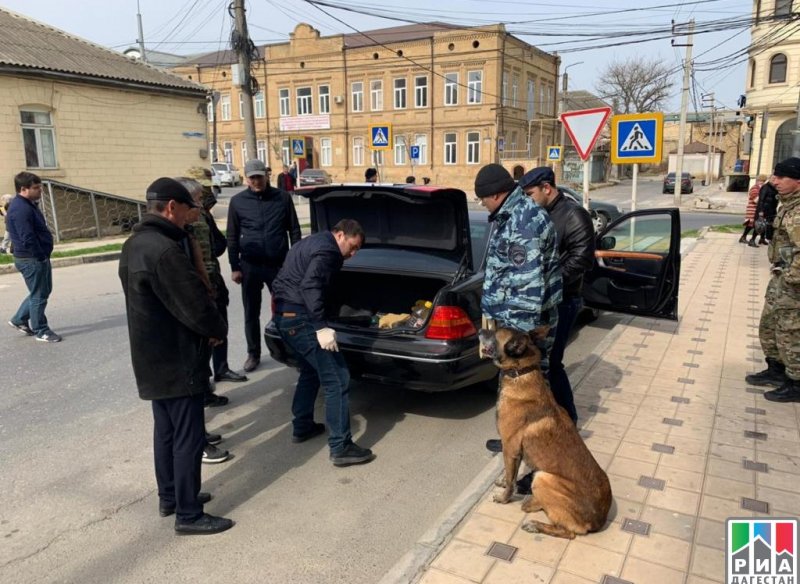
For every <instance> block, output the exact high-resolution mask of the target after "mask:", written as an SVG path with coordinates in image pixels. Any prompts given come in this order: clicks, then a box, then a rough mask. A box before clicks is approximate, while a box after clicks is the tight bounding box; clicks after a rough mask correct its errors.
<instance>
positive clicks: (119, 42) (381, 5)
mask: <svg viewBox="0 0 800 584" xmlns="http://www.w3.org/2000/svg"><path fill="white" fill-rule="evenodd" d="M229 3H230V0H139V7H140V10H141V13H142V20H143V28H144V38H145V48H146V49H150V50H157V51H164V52H168V53H175V54H200V53H205V52H210V51H214V50H218V49H221V48H225V45H226V43H227V40H228V37H229V33H230V29H231V25H232V20H231V18H230V16H229V15H228V11H227V7H228V4H229ZM0 5H2V6H3V7H4V8H7V9H9V10H13V11H15V12H19V13H21V14H24V15H26V16H29V17H31V18H34V19H36V20H39V21H42V22H44V23H46V24H49V25H51V26H54V27H56V28H59V29H62V30H64V31H66V32H69V33H71V34H74V35H77V36H80V37H83V38H85V39H87V40H90V41H92V42H95V43H98V44H100V45H103V46H106V47H109V48H113V49H115V50H124V49H125V48H127V47H129V46H133V45H135V44H136V40H137V37H138V32H137V24H136V12H137V1H136V0H80V2H66V1H64V0H0ZM432 6H435V8H433V7H432ZM77 7H80V8H79V9H78V8H77ZM246 7H247V19H248V26H249V32H250V37H251V38H252V39H253V40H254V41H255V43H256V44H266V43H274V42H283V41H286V40H288V35H289V33H290V32H291V31H292V30H293V29H294V27H295V26H296V25H297V24H298V23H299V22H307V23H309V24H311V25H312V26H314V27H315V28H317V29H319V30H320V31H321V33H322V34H323V35H329V34H337V33H351V32H355V31H356V30H358V31H364V30H370V29H376V28H384V27H389V26H397V25H402V24H408V23H410V22H430V21H439V22H450V23H453V24H458V25H465V26H480V25H486V24H492V23H497V22H502V23H504V24H505V25H506V29H507V31H508V32H510V33H512V34H514V35H515V36H517V37H519V38H521V39H522V40H524V41H526V42H528V43H531V44H533V45H535V46H537V47H539V48H540V49H542V50H545V51H548V52H555V51H558V53H559V54H560V55H561V60H562V71H563V68H564V67H569V69H568V77H569V89H570V90H576V89H585V90H589V91H593V90H594V89H595V85H596V83H597V80H598V77H599V76H600V73H601V72H602V70H603V68H604V67H606V66H607V65H608V64H609V63H611V62H614V61H620V60H624V59H629V58H635V57H640V56H644V57H646V58H648V59H655V60H659V61H662V62H663V63H665V64H666V65H668V66H670V67H671V68H672V70H673V71H674V72H675V73H674V76H673V78H672V79H673V81H674V84H673V87H672V93H671V95H670V98H669V101H668V104H667V108H666V109H667V110H668V111H673V112H674V111H677V110H678V108H679V107H680V93H681V91H680V90H681V83H682V73H681V62H682V59H683V56H684V53H685V50H686V49H685V47H683V46H681V47H673V46H672V44H671V42H670V41H671V40H674V41H675V43H676V44H686V42H687V40H686V36H685V35H678V36H674V35H673V34H672V21H674V22H675V23H677V25H678V31H684V32H685V31H686V23H687V22H688V21H689V20H690V19H694V20H695V21H696V30H697V31H698V34H696V35H695V37H694V42H693V47H692V50H693V53H694V55H693V57H694V61H695V74H694V79H693V82H692V89H691V92H690V95H691V98H690V100H689V111H694V110H695V109H696V108H701V107H702V94H707V93H710V92H714V94H715V97H716V105H717V107H722V108H727V109H735V108H736V101H737V99H738V98H739V96H740V95H741V94H743V93H744V91H745V85H744V84H745V69H746V62H747V57H746V54H745V55H742V54H741V52H742V51H743V50H745V49H746V47H747V45H748V43H749V41H750V30H749V27H748V23H747V21H748V19H749V18H750V14H751V8H752V0H640V1H638V2H636V3H634V2H630V1H625V0H608V1H607V2H596V1H593V0H561V1H558V0H545V1H543V2H538V1H531V0H437V2H435V3H432V2H431V1H430V0H403V1H402V2H397V3H390V2H386V1H385V0H379V1H375V0H320V1H317V0H310V1H309V0H248V1H247V2H246ZM700 31H703V32H702V33H700ZM640 41H646V42H640Z"/></svg>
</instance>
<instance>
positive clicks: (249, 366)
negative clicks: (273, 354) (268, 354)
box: [242, 355, 261, 373]
mask: <svg viewBox="0 0 800 584" xmlns="http://www.w3.org/2000/svg"><path fill="white" fill-rule="evenodd" d="M259 363H261V357H258V356H257V355H248V356H247V360H246V361H245V362H244V366H243V367H242V369H244V370H245V371H246V372H247V373H250V372H251V371H254V370H255V368H256V367H258V364H259Z"/></svg>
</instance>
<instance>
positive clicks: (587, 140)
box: [559, 107, 611, 160]
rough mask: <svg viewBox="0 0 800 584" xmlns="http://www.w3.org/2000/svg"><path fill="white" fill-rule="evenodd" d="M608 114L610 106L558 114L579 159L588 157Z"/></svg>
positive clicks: (609, 113)
mask: <svg viewBox="0 0 800 584" xmlns="http://www.w3.org/2000/svg"><path fill="white" fill-rule="evenodd" d="M610 115H611V108H610V107H598V108H594V109H587V110H578V111H574V112H564V113H563V114H561V115H560V116H559V118H560V119H561V123H562V124H564V129H565V130H566V131H567V134H569V137H570V138H572V143H573V144H574V145H575V150H577V151H578V155H579V156H580V157H581V159H583V160H588V159H589V154H591V152H592V148H594V143H595V142H597V137H598V136H599V135H600V131H601V130H602V129H603V126H604V125H605V123H606V120H607V119H608V116H610Z"/></svg>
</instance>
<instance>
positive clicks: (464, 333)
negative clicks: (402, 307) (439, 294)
mask: <svg viewBox="0 0 800 584" xmlns="http://www.w3.org/2000/svg"><path fill="white" fill-rule="evenodd" d="M477 332H478V331H477V330H476V329H475V325H474V324H472V321H471V320H470V318H469V316H468V315H467V313H466V312H464V311H463V310H462V309H461V308H459V307H458V306H437V307H435V308H434V309H433V314H431V319H430V322H428V328H427V330H426V331H425V338H426V339H442V340H449V339H463V338H464V337H470V336H472V335H474V334H477Z"/></svg>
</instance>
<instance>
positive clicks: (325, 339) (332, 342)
mask: <svg viewBox="0 0 800 584" xmlns="http://www.w3.org/2000/svg"><path fill="white" fill-rule="evenodd" d="M317 342H318V343H319V346H320V347H322V348H323V349H325V350H326V351H338V350H339V345H337V344H336V331H335V330H333V329H332V328H327V327H326V328H323V329H319V330H318V331H317Z"/></svg>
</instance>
